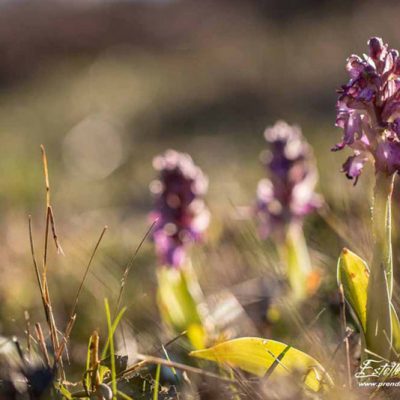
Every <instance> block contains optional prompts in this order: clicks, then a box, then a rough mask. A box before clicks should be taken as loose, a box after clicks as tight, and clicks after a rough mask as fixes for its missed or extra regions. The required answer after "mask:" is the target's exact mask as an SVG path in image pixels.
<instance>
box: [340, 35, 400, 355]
mask: <svg viewBox="0 0 400 400" xmlns="http://www.w3.org/2000/svg"><path fill="white" fill-rule="evenodd" d="M368 47H369V54H368V55H364V58H361V57H358V56H356V55H352V56H350V57H349V58H348V60H347V70H348V72H349V74H350V80H349V82H348V83H347V84H346V85H343V86H342V88H341V89H340V90H339V98H338V101H337V119H336V125H337V126H338V127H340V128H342V129H343V131H344V134H343V138H342V141H341V142H340V143H338V144H337V145H336V146H335V147H334V148H333V150H341V149H343V148H344V147H345V146H348V147H350V148H351V149H352V150H353V152H354V154H353V155H352V156H350V157H349V158H348V159H347V161H346V162H345V163H344V164H343V172H345V173H346V175H347V177H348V178H349V179H354V183H356V182H357V180H358V178H359V176H360V174H361V171H362V169H363V167H364V165H365V163H366V162H367V161H368V160H371V161H372V162H373V164H374V168H375V188H374V197H373V209H372V210H373V212H372V217H373V239H374V246H373V255H372V261H371V266H370V272H369V279H368V288H367V290H366V291H367V293H364V294H363V296H365V297H366V298H367V301H366V304H365V305H364V306H363V307H362V312H359V321H360V325H361V326H362V330H363V333H364V336H365V341H364V342H365V345H366V348H367V349H368V350H369V351H372V352H374V353H376V354H379V355H380V356H382V357H384V358H388V357H390V356H391V353H392V350H393V346H394V347H395V348H396V350H397V351H398V350H399V349H400V337H397V338H395V337H394V334H395V333H397V334H398V333H399V332H400V323H399V320H398V318H397V315H396V312H395V311H394V307H393V305H392V303H391V299H392V292H393V262H392V260H393V257H392V243H391V200H392V192H393V184H394V178H395V176H396V173H397V172H399V171H400V57H399V52H398V51H397V50H393V49H389V48H388V45H387V44H384V42H383V41H382V39H380V38H377V37H373V38H371V39H370V40H369V41H368ZM349 254H350V253H349V252H348V251H347V250H345V251H344V252H343V254H342V257H341V259H340V260H341V261H340V262H339V268H341V272H342V273H344V272H346V269H348V268H349V265H356V264H357V262H354V263H353V264H350V263H349V262H348V261H346V260H347V258H349V257H350V256H349ZM343 260H344V261H343ZM339 271H340V270H339ZM350 275H351V279H350V280H349V281H346V280H343V279H342V282H341V283H342V284H343V287H344V289H345V295H346V286H347V300H348V301H349V303H350V304H351V305H352V307H353V310H354V309H355V310H356V309H357V306H355V305H354V302H353V304H352V299H353V300H354V293H352V289H351V285H347V283H348V282H352V279H353V276H354V271H352V272H351V274H350ZM338 276H339V275H338ZM362 279H364V278H362ZM346 282H347V283H346ZM356 314H357V312H356Z"/></svg>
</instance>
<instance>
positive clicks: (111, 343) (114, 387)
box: [104, 299, 117, 399]
mask: <svg viewBox="0 0 400 400" xmlns="http://www.w3.org/2000/svg"><path fill="white" fill-rule="evenodd" d="M104 306H105V309H106V318H107V328H108V340H107V341H108V343H109V347H110V360H111V387H112V393H113V399H114V398H116V396H117V372H116V369H115V352H114V332H115V330H113V324H112V322H111V312H110V305H109V304H108V299H104Z"/></svg>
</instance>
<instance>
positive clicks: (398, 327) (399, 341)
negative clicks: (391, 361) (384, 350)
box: [391, 304, 400, 358]
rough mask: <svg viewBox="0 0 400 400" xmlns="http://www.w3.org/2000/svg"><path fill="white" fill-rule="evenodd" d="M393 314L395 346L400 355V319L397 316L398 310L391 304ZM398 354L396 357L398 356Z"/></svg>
mask: <svg viewBox="0 0 400 400" xmlns="http://www.w3.org/2000/svg"><path fill="white" fill-rule="evenodd" d="M391 315H392V336H393V348H394V350H395V351H396V352H397V354H398V355H400V321H399V317H398V316H397V313H396V310H395V309H394V307H393V304H391ZM398 355H396V358H398Z"/></svg>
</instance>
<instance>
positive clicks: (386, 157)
mask: <svg viewBox="0 0 400 400" xmlns="http://www.w3.org/2000/svg"><path fill="white" fill-rule="evenodd" d="M368 46H369V54H368V55H364V58H361V57H359V56H357V55H352V56H350V57H349V58H348V60H347V65H346V69H347V71H348V73H349V76H350V80H349V82H348V83H347V84H346V85H343V86H342V88H341V89H340V90H339V98H338V101H337V105H336V107H337V118H336V126H338V127H340V128H342V129H343V138H342V141H341V142H340V143H338V144H337V145H336V146H335V147H334V148H333V149H332V150H334V151H336V150H341V149H343V148H344V147H346V146H348V147H349V148H351V149H352V150H353V152H354V154H353V155H352V156H350V157H349V158H348V159H347V160H346V162H345V163H344V164H343V168H342V171H343V172H345V173H346V176H347V177H348V178H349V179H354V184H356V183H357V180H358V178H359V176H360V174H361V172H362V169H363V167H364V165H365V163H366V162H367V161H368V160H371V161H372V162H374V164H375V171H376V172H382V173H384V174H385V175H388V176H390V175H393V174H394V173H395V172H398V171H399V170H400V57H399V52H398V51H397V50H392V49H389V48H388V45H387V44H384V43H383V41H382V39H381V38H376V37H374V38H371V39H370V40H369V41H368Z"/></svg>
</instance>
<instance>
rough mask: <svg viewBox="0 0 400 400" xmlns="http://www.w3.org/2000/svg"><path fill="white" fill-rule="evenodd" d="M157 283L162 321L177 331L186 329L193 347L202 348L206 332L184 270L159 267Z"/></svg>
mask: <svg viewBox="0 0 400 400" xmlns="http://www.w3.org/2000/svg"><path fill="white" fill-rule="evenodd" d="M158 285H159V288H158V304H159V308H160V310H161V313H162V316H163V319H164V321H166V322H167V324H168V325H170V326H171V327H172V328H173V329H174V330H175V331H176V332H177V333H181V332H183V331H187V336H188V337H189V340H190V342H191V344H192V345H193V347H194V348H195V349H202V348H204V347H205V340H206V333H205V329H204V327H203V322H202V319H201V316H200V314H199V311H198V309H197V302H196V300H195V299H194V296H193V294H192V293H191V290H190V285H189V281H188V277H187V276H186V273H185V270H184V269H181V270H175V269H171V268H166V267H165V268H160V270H159V271H158Z"/></svg>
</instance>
